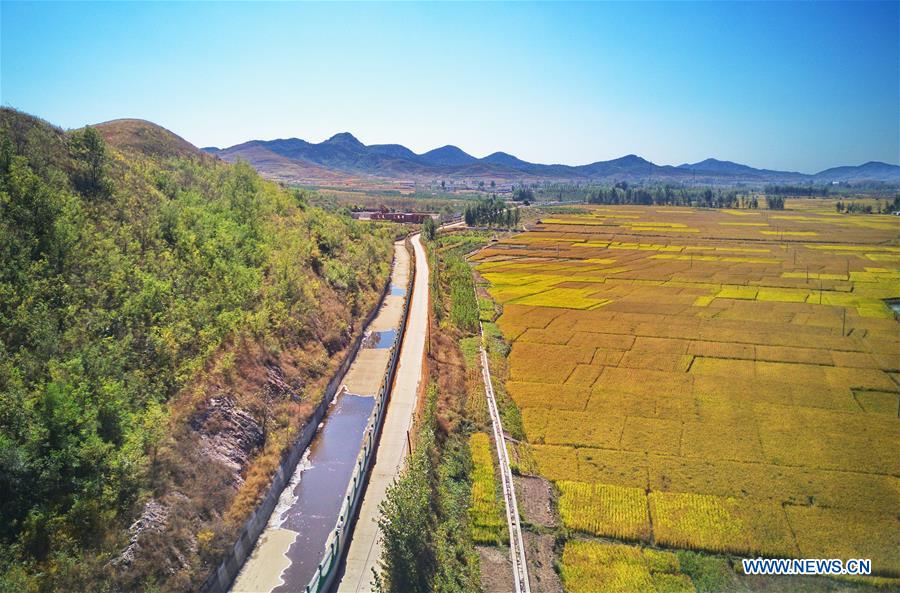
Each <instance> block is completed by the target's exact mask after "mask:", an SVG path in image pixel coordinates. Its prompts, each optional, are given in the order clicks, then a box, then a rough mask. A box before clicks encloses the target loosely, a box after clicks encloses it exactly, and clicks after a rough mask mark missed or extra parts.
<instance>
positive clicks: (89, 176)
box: [72, 126, 109, 196]
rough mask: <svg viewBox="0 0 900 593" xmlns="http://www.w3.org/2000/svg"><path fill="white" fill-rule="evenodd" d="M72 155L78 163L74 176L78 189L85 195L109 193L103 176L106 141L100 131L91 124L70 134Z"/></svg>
mask: <svg viewBox="0 0 900 593" xmlns="http://www.w3.org/2000/svg"><path fill="white" fill-rule="evenodd" d="M72 156H74V157H75V160H76V162H77V163H78V164H79V170H78V173H77V175H76V176H75V178H74V180H73V181H74V183H75V186H76V188H77V189H78V191H80V192H81V193H82V194H84V195H85V196H100V195H106V194H108V193H109V187H108V183H107V181H106V177H105V169H106V143H104V142H103V138H102V137H101V136H100V133H99V132H97V130H95V129H94V128H92V127H91V126H86V127H85V128H84V129H82V130H79V131H77V132H75V133H74V134H73V135H72Z"/></svg>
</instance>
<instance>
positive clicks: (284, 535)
mask: <svg viewBox="0 0 900 593" xmlns="http://www.w3.org/2000/svg"><path fill="white" fill-rule="evenodd" d="M415 239H416V240H417V239H418V237H416V238H415ZM394 247H395V249H394V266H393V270H392V273H391V287H390V290H389V292H388V293H387V294H386V296H385V298H384V302H383V304H382V306H381V309H380V310H379V312H378V314H377V315H376V317H375V318H374V319H373V320H372V322H371V323H370V324H369V326H368V327H367V328H366V330H365V331H366V335H365V338H364V340H363V342H362V346H361V347H360V349H359V351H358V353H357V355H356V357H355V358H354V360H353V362H352V364H351V366H350V368H349V370H348V371H347V373H346V375H345V376H344V378H343V381H342V384H341V388H340V389H339V390H338V393H337V394H336V395H335V397H334V400H333V402H332V404H331V406H330V407H329V410H328V412H327V414H326V415H325V418H324V420H323V421H322V423H321V424H320V426H319V429H318V431H317V432H316V435H315V436H314V437H313V440H312V442H311V443H310V445H309V448H308V449H307V451H306V453H305V454H304V455H303V457H302V459H301V461H300V463H298V465H297V468H296V470H295V471H294V473H293V475H292V476H291V479H290V480H289V482H288V483H287V485H286V486H285V488H284V490H283V491H282V493H281V496H280V498H279V500H278V504H277V506H276V507H275V509H274V511H273V512H272V515H271V517H270V518H269V521H268V524H267V525H266V528H265V530H264V531H263V532H262V534H261V535H260V537H259V539H258V540H257V542H256V545H255V547H254V549H253V552H252V554H251V555H250V557H249V558H247V560H246V562H245V563H244V566H243V567H242V568H241V570H240V573H239V574H238V575H237V578H236V579H235V581H234V584H233V585H232V587H231V591H232V593H297V592H305V591H325V590H327V589H328V588H329V587H330V586H331V585H332V584H333V581H334V579H335V578H337V572H338V565H339V561H340V557H341V555H342V554H341V552H342V551H344V550H345V549H346V546H347V544H348V542H347V541H346V540H347V537H348V532H349V529H348V528H352V521H353V518H354V517H355V515H356V512H358V510H359V506H360V505H361V502H362V501H361V499H362V496H363V492H364V487H363V486H364V483H365V477H366V471H367V470H368V469H369V468H370V467H371V464H372V461H373V458H374V455H375V452H374V450H375V444H376V443H377V439H378V435H379V429H380V426H381V421H382V418H383V417H384V414H385V411H386V410H385V407H386V405H387V402H388V401H390V400H389V398H388V397H387V394H388V392H389V390H390V385H389V384H388V383H389V379H390V377H392V376H393V371H394V370H395V367H396V363H397V358H398V355H399V349H400V337H401V336H402V335H403V332H402V331H401V330H402V327H403V325H404V323H405V320H406V316H407V297H408V295H407V287H408V286H409V280H410V274H411V269H410V264H411V257H410V254H409V252H408V251H407V248H406V246H405V245H404V243H403V242H402V241H401V242H397V243H396V244H395V246H394ZM419 248H420V249H421V247H419ZM423 259H424V257H423ZM426 276H427V274H426ZM426 315H427V312H426ZM391 407H392V408H393V404H391ZM403 438H404V439H405V434H404V435H403Z"/></svg>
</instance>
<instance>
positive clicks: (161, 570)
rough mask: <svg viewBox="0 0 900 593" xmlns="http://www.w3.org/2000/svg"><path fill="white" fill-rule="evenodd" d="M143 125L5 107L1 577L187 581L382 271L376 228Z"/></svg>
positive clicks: (0, 178) (321, 378)
mask: <svg viewBox="0 0 900 593" xmlns="http://www.w3.org/2000/svg"><path fill="white" fill-rule="evenodd" d="M127 123H128V125H129V126H134V125H136V124H135V122H133V121H128V122H127ZM138 123H140V122H138ZM115 124H116V122H113V123H112V124H107V126H108V127H107V128H105V129H104V128H103V127H100V128H98V129H100V130H101V131H104V132H105V133H107V134H110V137H111V138H113V139H114V141H115V136H116V134H120V135H121V134H125V135H128V134H127V132H128V130H124V131H123V130H122V129H120V128H115V127H114V125H115ZM109 126H113V127H109ZM147 126H152V125H151V124H147ZM153 129H155V130H156V131H157V132H158V131H159V130H161V129H159V128H153ZM162 132H165V131H164V130H163V131H162ZM129 137H131V138H133V134H132V135H130V136H129ZM153 138H154V142H153V146H152V150H149V151H140V150H136V149H135V145H134V144H132V145H129V144H128V143H125V142H123V143H121V145H122V146H124V147H125V148H124V150H125V151H124V152H119V151H118V150H116V149H114V148H112V147H111V146H107V144H106V142H105V141H104V139H103V138H102V137H101V134H100V133H98V131H97V130H94V129H91V128H86V129H84V130H80V131H76V132H71V133H65V132H63V131H61V130H59V129H57V128H53V127H51V126H50V125H48V124H46V123H44V122H41V121H39V120H36V119H34V118H31V117H29V116H26V115H24V114H21V113H18V112H15V111H12V110H8V109H4V110H2V113H0V492H3V496H2V497H0V591H5V590H17V591H62V590H69V591H78V590H85V591H86V590H92V591H102V590H135V589H142V590H143V589H153V588H156V587H159V588H161V589H162V590H186V589H190V588H194V587H196V584H197V583H198V582H199V581H201V580H202V579H203V578H205V576H206V574H207V573H208V572H209V570H210V568H211V567H212V566H213V565H214V564H215V562H217V561H218V558H219V557H220V554H221V552H222V551H223V550H224V549H225V548H226V547H227V546H228V545H230V543H231V539H230V538H232V537H233V534H234V532H235V531H236V528H237V526H238V525H240V523H241V522H242V521H243V519H244V518H245V517H246V514H247V512H249V510H250V509H251V508H252V507H253V505H254V504H255V503H256V501H257V500H258V498H259V496H260V495H261V494H262V493H263V492H264V490H265V487H266V485H267V484H268V480H269V479H270V477H271V475H272V472H273V471H274V469H275V467H276V466H277V464H278V462H279V459H280V454H281V452H282V451H283V450H284V448H285V447H286V446H287V444H288V443H289V442H290V439H291V437H292V436H293V435H294V434H296V431H297V430H299V427H300V426H301V425H302V423H303V421H304V419H305V417H306V415H307V414H308V413H309V411H310V410H311V407H312V405H311V404H312V402H314V401H315V400H316V398H318V397H319V393H320V391H321V386H322V385H323V384H324V382H325V381H326V380H327V375H328V373H329V371H330V370H331V369H333V368H334V366H336V364H337V359H338V357H337V356H336V355H337V354H338V353H339V352H341V351H342V350H343V349H344V348H345V347H346V346H347V345H348V344H349V341H350V337H351V335H352V333H353V331H354V329H355V327H354V324H355V323H356V322H357V321H358V319H359V317H360V316H361V315H362V314H364V313H365V312H366V311H367V310H368V309H369V308H370V307H371V306H372V305H373V304H374V303H375V301H376V299H377V294H378V291H379V289H380V287H381V286H382V285H383V282H384V281H385V279H386V276H387V273H388V269H389V257H390V247H391V237H390V236H389V233H388V229H385V228H382V229H381V230H373V227H370V226H366V225H363V224H360V223H356V222H354V221H352V220H350V219H349V218H345V217H338V216H335V215H331V214H327V213H325V212H324V211H322V210H319V209H317V208H313V207H310V206H309V205H308V203H307V200H306V197H305V196H304V195H303V194H300V193H289V192H287V191H284V190H282V189H281V188H279V187H278V186H277V185H275V184H273V183H269V182H265V181H263V180H262V179H261V178H260V177H259V176H258V175H257V174H256V173H255V172H254V171H253V170H252V169H251V168H250V167H249V166H248V165H246V164H237V165H234V166H231V165H225V164H223V163H221V162H218V161H217V160H215V159H213V158H211V157H208V156H205V155H202V154H201V153H199V151H198V152H196V154H186V153H185V150H184V148H183V146H179V150H177V151H171V152H168V153H167V152H166V144H165V142H166V138H167V136H166V135H165V133H163V134H160V133H156V134H154V136H153ZM174 138H175V139H176V140H173V143H174V145H178V142H177V140H180V139H177V137H174ZM138 144H139V143H138ZM273 377H274V379H273ZM273 386H274V387H273ZM279 386H281V388H280V389H279V388H278V387H279ZM223 401H227V402H228V403H227V405H226V404H223ZM238 421H239V422H238ZM229 446H230V448H229ZM150 501H153V502H154V503H156V504H157V505H158V506H157V507H154V508H158V509H161V511H160V512H159V513H157V514H156V517H157V519H159V520H158V521H157V522H156V523H154V524H152V525H151V526H150V527H151V528H150V529H147V530H146V531H145V533H144V534H143V536H145V537H146V538H147V539H146V540H144V541H143V545H139V546H129V553H128V554H125V555H120V554H121V552H122V550H123V549H124V548H125V547H126V546H128V543H129V538H130V537H131V536H130V534H129V532H128V530H127V527H128V525H129V524H130V523H131V522H132V521H133V520H134V519H135V518H136V517H137V516H139V515H140V514H141V509H146V508H149V507H148V506H147V503H149V502H150ZM160 517H161V518H160ZM166 517H168V519H166ZM154 538H155V539H154ZM138 541H139V542H140V541H141V540H138ZM132 543H134V540H132Z"/></svg>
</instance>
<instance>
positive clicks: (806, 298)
mask: <svg viewBox="0 0 900 593" xmlns="http://www.w3.org/2000/svg"><path fill="white" fill-rule="evenodd" d="M790 204H791V202H789V206H790ZM798 205H800V203H799V202H798ZM802 206H803V208H802V209H800V210H798V211H792V210H786V211H780V212H778V211H756V210H735V211H728V210H722V211H716V210H697V209H690V208H653V207H594V208H592V209H591V212H590V214H573V215H560V214H554V215H552V216H550V217H547V218H545V219H543V220H542V222H540V223H539V224H537V225H536V227H535V228H534V229H533V230H531V231H529V232H527V233H523V234H520V235H516V236H513V237H510V238H508V239H506V240H503V241H501V242H499V243H496V244H493V245H491V246H490V247H488V248H486V249H484V250H483V251H481V252H479V253H478V254H477V255H476V256H475V258H474V259H476V260H477V262H476V263H477V270H478V272H479V273H480V274H481V276H482V277H483V278H484V279H485V280H486V281H487V282H489V284H490V285H489V290H490V292H491V294H492V296H493V297H494V298H495V300H497V301H498V302H500V303H502V304H503V314H502V316H501V317H500V318H499V320H498V324H499V326H500V328H501V329H502V330H503V332H504V334H505V335H506V337H507V338H508V339H509V340H510V341H511V342H512V351H511V353H510V357H509V366H510V377H509V381H508V382H507V385H506V387H507V390H508V392H509V394H510V396H511V397H512V398H513V399H514V400H515V402H516V403H517V404H518V406H519V408H520V409H521V413H522V418H523V422H524V427H525V433H526V436H527V440H528V442H529V443H530V444H531V451H532V453H533V456H534V459H535V461H536V463H537V466H538V468H539V470H540V471H541V473H543V474H544V475H545V476H547V477H548V478H550V479H552V480H554V481H556V482H557V485H558V486H559V488H560V492H561V495H560V501H559V506H560V512H561V515H562V518H563V521H564V523H565V525H566V526H567V527H569V528H570V529H572V530H575V531H580V532H583V533H586V534H593V535H599V536H606V537H613V538H618V539H623V540H637V541H644V542H650V543H653V544H658V545H661V546H669V547H673V548H689V549H699V550H709V551H717V552H724V553H733V554H736V555H756V554H762V555H767V556H802V557H837V558H848V557H864V558H871V559H872V562H873V569H874V570H875V572H876V573H879V574H885V575H900V520H898V515H900V420H898V401H900V325H898V321H897V320H895V319H894V316H893V313H892V311H891V310H890V308H889V307H888V306H887V305H886V304H885V302H884V299H887V298H893V297H900V218H897V217H891V216H878V215H838V214H833V213H830V212H824V211H820V210H817V209H816V208H815V207H814V206H810V205H809V204H802ZM566 549H567V551H568V549H569V548H568V547H567V548H566ZM579 553H580V552H579ZM563 565H564V570H565V567H566V560H565V558H564V560H563ZM629 570H632V569H629ZM637 572H640V574H641V576H640V578H643V579H646V578H652V577H653V575H652V571H651V574H650V577H647V575H646V574H644V572H642V571H636V572H635V574H637ZM607 576H608V575H606V576H603V575H601V576H598V577H597V578H604V579H605V578H607ZM592 578H593V577H592ZM610 578H612V577H610ZM617 578H618V577H617ZM629 578H631V577H629ZM635 578H638V577H635ZM604 582H605V581H604ZM610 590H615V588H614V587H613V588H611V589H610Z"/></svg>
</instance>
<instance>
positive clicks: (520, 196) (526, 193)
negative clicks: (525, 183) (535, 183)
mask: <svg viewBox="0 0 900 593" xmlns="http://www.w3.org/2000/svg"><path fill="white" fill-rule="evenodd" d="M513 201H514V202H528V203H531V202H533V201H534V192H533V191H532V190H530V189H529V188H527V187H520V188H519V189H517V190H516V191H515V192H513Z"/></svg>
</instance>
